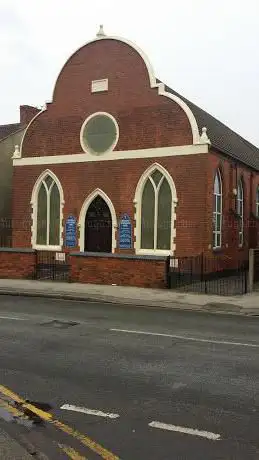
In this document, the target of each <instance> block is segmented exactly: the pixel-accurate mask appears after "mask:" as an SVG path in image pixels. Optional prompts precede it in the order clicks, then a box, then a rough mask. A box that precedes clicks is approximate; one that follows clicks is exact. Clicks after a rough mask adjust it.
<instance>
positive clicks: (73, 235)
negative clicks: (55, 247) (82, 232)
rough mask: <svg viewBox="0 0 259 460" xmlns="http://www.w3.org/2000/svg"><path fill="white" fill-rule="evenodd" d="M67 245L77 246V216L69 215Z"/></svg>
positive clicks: (70, 246)
mask: <svg viewBox="0 0 259 460" xmlns="http://www.w3.org/2000/svg"><path fill="white" fill-rule="evenodd" d="M65 246H66V247H67V248H75V247H76V246H77V231H76V218H75V217H74V216H69V217H68V218H67V220H66V240H65Z"/></svg>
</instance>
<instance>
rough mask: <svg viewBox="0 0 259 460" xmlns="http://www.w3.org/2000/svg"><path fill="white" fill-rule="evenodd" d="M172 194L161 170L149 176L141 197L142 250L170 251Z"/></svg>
mask: <svg viewBox="0 0 259 460" xmlns="http://www.w3.org/2000/svg"><path fill="white" fill-rule="evenodd" d="M171 224H172V193H171V188H170V185H169V183H168V180H167V179H166V177H165V176H164V175H163V174H162V172H161V171H160V170H159V169H155V170H153V172H152V173H151V174H150V175H149V176H148V178H147V180H146V182H145V185H144V188H143V191H142V197H141V232H140V233H141V234H140V249H144V250H153V251H156V250H170V249H171Z"/></svg>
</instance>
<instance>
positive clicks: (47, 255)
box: [34, 251, 70, 281]
mask: <svg viewBox="0 0 259 460" xmlns="http://www.w3.org/2000/svg"><path fill="white" fill-rule="evenodd" d="M34 278H35V279H36V280H53V281H70V265H69V263H68V254H65V253H63V252H62V253H60V252H48V251H37V253H36V264H35V272H34Z"/></svg>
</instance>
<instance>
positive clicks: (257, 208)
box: [255, 185, 259, 217]
mask: <svg viewBox="0 0 259 460" xmlns="http://www.w3.org/2000/svg"><path fill="white" fill-rule="evenodd" d="M255 200H256V203H255V215H256V217H259V185H257V187H256V197H255Z"/></svg>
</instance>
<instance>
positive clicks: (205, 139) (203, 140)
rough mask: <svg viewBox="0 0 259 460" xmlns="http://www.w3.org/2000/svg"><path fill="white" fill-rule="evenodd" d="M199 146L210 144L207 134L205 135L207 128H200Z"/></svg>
mask: <svg viewBox="0 0 259 460" xmlns="http://www.w3.org/2000/svg"><path fill="white" fill-rule="evenodd" d="M200 144H211V142H210V140H209V138H208V134H207V128H206V127H204V128H202V134H201V136H200Z"/></svg>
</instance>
